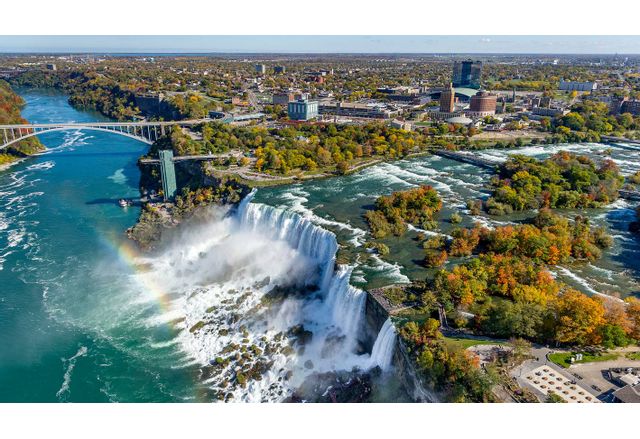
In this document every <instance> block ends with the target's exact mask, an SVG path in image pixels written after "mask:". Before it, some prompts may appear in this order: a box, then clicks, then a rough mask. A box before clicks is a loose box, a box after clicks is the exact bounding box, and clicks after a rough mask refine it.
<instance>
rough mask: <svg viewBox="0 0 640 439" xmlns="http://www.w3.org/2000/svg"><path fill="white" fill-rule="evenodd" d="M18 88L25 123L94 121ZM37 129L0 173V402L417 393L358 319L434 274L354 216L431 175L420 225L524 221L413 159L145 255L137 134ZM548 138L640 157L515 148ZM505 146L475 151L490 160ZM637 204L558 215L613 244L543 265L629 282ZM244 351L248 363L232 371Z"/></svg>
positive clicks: (249, 207)
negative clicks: (428, 214) (380, 294)
mask: <svg viewBox="0 0 640 439" xmlns="http://www.w3.org/2000/svg"><path fill="white" fill-rule="evenodd" d="M21 94H22V96H23V97H24V99H25V100H26V102H27V106H26V107H25V108H24V110H23V116H24V117H25V118H26V119H28V120H29V121H31V122H42V123H45V122H59V121H75V122H82V121H93V120H102V117H101V116H100V115H98V114H96V113H91V112H86V111H79V110H77V109H74V108H73V107H71V106H70V105H69V104H68V102H67V97H66V96H64V95H61V94H56V93H49V92H44V91H38V90H22V91H21ZM41 140H42V142H43V143H44V144H45V145H46V146H47V148H48V150H47V151H46V152H45V153H43V154H41V155H38V156H34V157H31V158H29V159H27V160H25V161H23V162H21V163H18V164H16V165H14V166H13V167H11V168H9V169H6V170H4V171H0V206H1V207H0V285H2V291H1V292H0V337H1V340H0V341H1V342H2V344H3V349H2V350H0V401H38V402H55V401H69V402H109V401H112V402H116V401H118V402H143V401H146V402H152V401H155V402H160V401H173V402H176V401H185V402H189V401H193V402H195V401H198V402H209V401H217V400H224V401H250V402H260V401H289V400H291V401H308V400H323V399H322V398H335V397H336V395H335V391H336V389H335V388H334V390H333V392H334V393H332V391H331V389H330V387H331V386H330V385H328V384H327V383H335V382H340V383H343V384H344V388H345V389H348V388H349V386H356V387H357V385H359V384H358V383H361V385H362V386H364V387H367V386H368V387H370V388H371V389H370V392H367V395H368V396H367V399H366V400H367V401H388V402H397V401H409V400H411V398H410V396H409V394H413V391H412V389H406V388H404V386H403V383H402V380H400V379H399V378H398V374H397V373H395V372H394V366H396V367H397V366H398V364H397V361H394V351H395V349H396V335H395V329H394V327H393V324H392V323H391V321H390V320H389V321H384V320H381V321H379V322H378V325H377V326H379V327H376V328H375V330H372V329H371V328H367V325H366V322H365V320H366V318H365V317H366V316H365V308H366V306H365V302H366V290H367V289H371V288H375V287H380V286H385V285H389V284H397V283H407V282H410V281H411V280H421V279H424V277H425V276H426V275H428V274H429V270H426V269H425V268H423V267H422V266H421V265H420V261H421V259H422V257H423V249H422V248H421V247H420V245H419V243H418V242H416V240H415V239H414V238H415V236H416V235H417V234H418V233H420V232H421V231H420V230H419V229H415V228H414V229H413V230H411V231H410V232H409V233H407V234H405V236H404V237H400V238H398V237H393V238H387V239H385V240H384V242H385V244H387V245H388V246H389V248H390V249H391V252H390V256H388V257H384V258H383V257H380V256H378V255H376V254H374V253H371V252H369V251H367V250H366V249H365V248H364V244H365V241H366V240H367V239H368V232H367V227H366V223H365V222H364V220H363V217H362V215H363V213H364V212H365V211H366V209H367V208H368V207H370V206H371V205H372V204H373V202H374V200H375V198H376V197H378V196H380V195H386V194H389V193H391V192H392V191H394V190H399V189H407V188H410V187H416V186H418V185H421V184H429V185H432V186H433V187H434V188H435V189H436V190H437V191H438V193H439V194H440V196H441V197H442V198H443V201H444V207H443V209H442V212H441V213H440V215H439V231H438V232H426V233H442V234H445V235H446V234H448V233H449V231H450V230H451V228H452V227H453V226H452V225H451V224H450V223H449V222H448V218H449V217H450V215H451V213H453V212H460V213H463V214H464V215H463V217H464V219H463V223H462V224H463V225H467V226H470V225H472V224H473V222H476V221H480V222H482V223H483V224H485V225H487V226H488V227H493V226H496V225H502V224H505V223H515V222H518V221H521V220H522V219H524V218H526V215H523V214H513V215H509V216H504V217H489V216H486V215H484V214H482V215H476V216H472V215H471V214H470V212H469V211H468V210H467V209H466V201H467V200H469V199H475V198H486V197H487V196H488V191H487V189H486V184H487V182H488V180H489V178H490V175H491V174H490V172H488V171H486V170H482V169H480V168H477V167H474V166H473V165H470V164H464V163H459V162H455V161H453V160H450V159H447V158H442V157H438V156H421V157H415V158H412V159H406V160H399V161H394V162H385V163H381V164H377V165H375V166H372V167H369V168H366V169H363V170H361V171H359V172H357V173H355V174H352V175H348V176H342V177H336V178H331V179H323V180H314V181H307V182H304V183H296V184H292V185H286V186H279V187H272V188H262V189H259V190H257V191H254V192H252V193H251V194H250V195H249V196H247V197H245V199H243V201H242V202H241V203H240V204H239V205H238V206H237V207H235V208H222V207H211V208H210V209H208V211H207V212H206V216H205V217H204V219H203V218H200V219H199V220H198V221H193V222H188V223H186V224H183V225H181V226H180V227H179V228H177V229H176V230H175V231H173V233H171V234H170V235H168V236H166V237H165V239H164V241H163V243H162V245H161V247H160V248H159V249H158V251H156V252H154V253H152V254H142V253H140V252H138V251H137V250H136V249H135V247H134V246H133V244H132V243H131V242H129V241H128V240H127V238H126V235H125V233H124V232H125V230H126V229H127V228H128V227H130V226H132V225H133V224H134V223H135V221H136V219H137V217H138V214H139V210H138V207H135V206H131V207H128V208H126V209H123V208H120V207H119V206H118V205H117V200H118V199H119V198H136V197H137V196H138V181H139V171H138V168H137V166H136V161H137V158H138V157H139V156H140V155H142V154H143V153H144V152H145V151H146V149H147V146H146V145H144V144H142V143H139V142H137V141H135V140H132V139H127V138H124V137H121V136H117V135H113V134H108V133H95V132H91V131H67V132H62V133H50V134H45V135H42V136H41ZM559 150H570V151H574V152H580V153H584V154H587V155H589V156H592V157H594V158H595V159H598V158H601V157H603V156H604V154H607V156H609V157H610V158H612V159H613V160H614V161H615V162H616V163H617V164H618V165H619V166H620V168H621V170H622V172H623V174H625V175H628V174H631V173H633V172H635V171H638V170H640V148H635V147H633V146H631V145H626V144H620V145H604V144H571V145H554V146H547V147H542V146H540V147H526V148H520V149H518V150H517V152H518V153H521V154H526V155H531V156H535V157H545V156H548V155H550V154H552V153H553V152H555V151H559ZM513 152H515V151H513V150H511V151H508V150H485V151H482V152H481V153H478V154H481V155H482V156H483V157H486V158H490V159H492V160H496V161H500V160H504V159H505V158H506V157H507V155H508V154H509V153H513ZM633 208H634V206H633V205H632V204H631V202H627V201H624V200H618V201H616V202H615V203H614V204H612V205H611V206H609V207H607V208H606V209H591V210H588V211H583V212H568V214H572V213H581V214H584V215H587V216H588V217H589V218H590V219H591V220H592V221H593V222H594V223H595V224H598V225H605V226H606V227H607V228H608V229H609V230H610V232H611V234H612V235H613V237H614V245H613V246H612V248H611V249H609V250H607V251H606V252H605V254H604V257H603V258H602V259H600V260H598V261H597V262H594V263H585V264H579V265H578V264H576V265H572V266H566V267H565V266H563V267H559V268H558V269H557V270H555V272H554V275H555V276H557V277H558V278H559V279H561V280H562V281H564V282H566V283H568V284H570V285H572V286H574V287H576V288H577V289H579V290H581V291H583V292H584V293H586V294H613V295H616V296H619V297H625V296H627V295H629V294H631V293H634V292H637V291H638V290H639V289H640V287H639V285H638V281H637V270H638V269H640V265H639V262H638V257H637V253H639V252H640V245H639V244H638V240H637V238H635V237H634V236H633V235H632V234H631V233H629V232H628V225H629V222H630V221H632V220H634V218H635V213H634V211H633ZM422 232H424V231H422ZM455 262H456V261H455V260H452V261H450V262H449V263H455ZM365 332H369V334H365ZM372 332H373V333H372ZM367 339H368V340H367ZM239 365H240V366H241V367H242V369H243V370H247V371H248V373H243V374H240V376H238V375H239V374H238V373H237V372H236V368H237V367H238V366H239ZM354 383H355V384H354ZM343 390H344V389H343ZM356 392H357V390H356ZM327 395H329V396H327Z"/></svg>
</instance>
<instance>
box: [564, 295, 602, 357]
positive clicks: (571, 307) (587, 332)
mask: <svg viewBox="0 0 640 439" xmlns="http://www.w3.org/2000/svg"><path fill="white" fill-rule="evenodd" d="M554 309H555V313H556V320H557V322H558V323H557V327H556V336H555V339H556V341H558V342H560V343H568V344H578V345H582V346H586V345H595V344H598V343H599V342H600V339H601V338H600V334H599V329H600V328H601V327H602V326H603V325H604V324H605V323H606V320H605V318H604V315H605V309H604V306H603V305H602V301H601V300H599V299H597V298H593V297H589V296H586V295H585V294H583V293H581V292H579V291H576V290H573V289H568V290H567V291H565V292H564V293H563V294H562V295H560V296H559V297H558V299H557V300H556V301H555V303H554Z"/></svg>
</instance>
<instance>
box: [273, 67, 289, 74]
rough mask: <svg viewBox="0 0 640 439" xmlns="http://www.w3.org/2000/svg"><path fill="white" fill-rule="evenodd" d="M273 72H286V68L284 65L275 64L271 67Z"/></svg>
mask: <svg viewBox="0 0 640 439" xmlns="http://www.w3.org/2000/svg"><path fill="white" fill-rule="evenodd" d="M273 71H274V73H286V72H287V68H286V67H285V66H275V67H274V68H273Z"/></svg>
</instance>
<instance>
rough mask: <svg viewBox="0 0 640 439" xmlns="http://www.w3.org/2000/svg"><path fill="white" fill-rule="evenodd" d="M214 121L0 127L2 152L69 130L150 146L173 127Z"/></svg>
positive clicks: (85, 123)
mask: <svg viewBox="0 0 640 439" xmlns="http://www.w3.org/2000/svg"><path fill="white" fill-rule="evenodd" d="M212 120H213V119H192V120H180V121H158V122H154V121H151V122H82V123H75V122H63V123H40V124H16V125H0V131H1V133H0V142H2V144H0V151H1V150H3V149H5V148H7V147H8V146H11V145H13V144H14V143H17V142H20V141H21V140H24V139H27V138H29V137H33V136H37V135H39V134H45V133H49V132H53V131H69V130H93V131H104V132H108V133H115V134H119V135H121V136H125V137H130V138H132V139H136V140H139V141H141V142H144V143H146V144H148V145H151V144H152V143H153V142H155V141H156V140H158V139H159V138H160V137H161V136H162V135H164V134H165V133H167V132H168V131H169V130H170V129H171V127H173V126H180V127H192V126H194V125H198V124H200V123H203V122H210V121H212Z"/></svg>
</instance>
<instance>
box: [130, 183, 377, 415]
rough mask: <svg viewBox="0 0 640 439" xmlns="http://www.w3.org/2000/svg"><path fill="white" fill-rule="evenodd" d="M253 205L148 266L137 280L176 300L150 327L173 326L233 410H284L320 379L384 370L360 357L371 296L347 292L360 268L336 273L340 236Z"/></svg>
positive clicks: (187, 229) (200, 229) (199, 225)
mask: <svg viewBox="0 0 640 439" xmlns="http://www.w3.org/2000/svg"><path fill="white" fill-rule="evenodd" d="M252 197H253V194H251V195H249V196H248V197H246V198H245V199H244V200H243V201H242V203H240V205H239V206H238V207H237V209H236V211H229V210H227V209H223V208H220V207H211V208H209V210H208V212H207V213H206V215H205V217H204V218H200V219H199V220H197V221H196V222H190V223H189V224H188V225H185V226H182V227H180V228H178V229H176V231H175V232H174V233H173V234H172V236H171V237H170V238H169V239H167V240H165V243H164V246H163V247H162V249H161V250H160V251H159V252H157V254H155V255H153V256H148V257H144V258H140V260H139V263H140V264H141V265H143V266H145V267H146V271H144V272H142V273H140V274H138V275H137V276H139V278H140V279H139V280H140V281H141V282H142V283H144V284H147V285H156V286H159V287H160V288H162V290H163V291H164V293H165V295H166V297H168V298H169V304H168V305H167V306H166V308H167V309H165V310H164V312H163V313H161V315H160V316H154V317H152V318H151V319H150V323H151V324H156V325H157V324H162V323H167V322H174V323H175V325H176V326H177V327H178V328H179V329H180V332H179V335H178V336H177V339H178V343H179V345H180V346H181V348H182V349H183V350H184V351H185V352H187V353H188V355H189V358H190V361H191V362H193V364H195V365H197V366H198V367H200V370H201V377H200V378H201V380H202V381H203V382H204V383H205V384H206V385H207V386H208V387H210V388H211V389H212V391H213V393H214V394H215V395H216V397H217V398H218V399H221V400H226V401H256V402H257V401H279V400H283V399H285V398H287V397H288V396H290V395H291V393H292V391H293V390H294V389H295V388H296V387H297V386H299V385H300V384H301V383H303V382H304V381H305V380H306V379H308V378H309V377H310V376H312V375H313V374H318V373H324V372H331V371H350V370H351V369H353V368H359V369H361V370H362V369H367V368H368V367H373V366H375V365H376V364H378V363H377V360H376V364H372V363H371V359H370V356H369V355H368V354H366V353H363V352H358V335H359V333H360V331H361V326H362V317H363V314H364V303H365V293H364V292H363V291H362V290H359V289H357V288H354V287H353V286H351V285H349V278H350V275H351V270H352V267H348V266H338V267H336V264H335V255H336V251H337V249H338V244H337V241H336V238H335V235H334V234H333V233H331V232H329V231H326V230H324V229H322V228H321V227H319V226H316V225H314V224H313V223H312V222H311V221H309V220H307V219H304V218H302V217H301V216H299V215H297V214H295V213H292V212H288V211H286V210H282V209H277V208H273V207H271V206H266V205H262V204H253V203H251V200H252ZM149 294H152V293H149Z"/></svg>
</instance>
